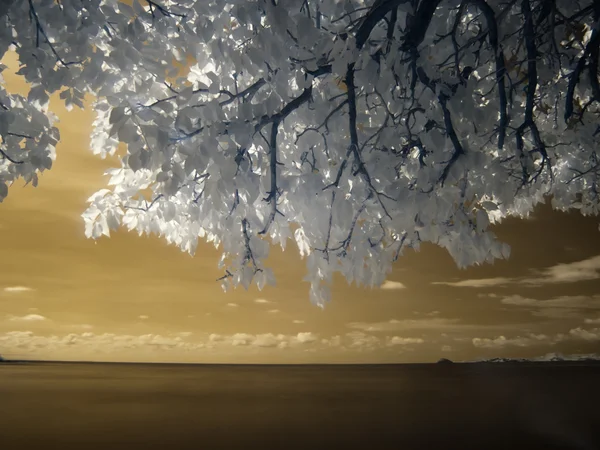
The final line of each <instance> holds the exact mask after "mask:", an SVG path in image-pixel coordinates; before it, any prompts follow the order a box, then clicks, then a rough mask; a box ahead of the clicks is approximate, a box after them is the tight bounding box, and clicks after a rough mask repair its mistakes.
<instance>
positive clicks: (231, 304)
mask: <svg viewBox="0 0 600 450" xmlns="http://www.w3.org/2000/svg"><path fill="white" fill-rule="evenodd" d="M227 306H229V307H230V308H237V307H238V306H240V305H238V304H237V303H227Z"/></svg>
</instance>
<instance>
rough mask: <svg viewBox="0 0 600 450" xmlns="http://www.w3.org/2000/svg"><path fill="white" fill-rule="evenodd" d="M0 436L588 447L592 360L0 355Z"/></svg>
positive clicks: (184, 444) (595, 403)
mask: <svg viewBox="0 0 600 450" xmlns="http://www.w3.org/2000/svg"><path fill="white" fill-rule="evenodd" d="M0 448H1V449H2V450H21V449H23V450H26V449H62V450H71V449H77V450H85V449H94V450H95V449H111V450H117V449H131V450H137V449H140V450H141V449H173V450H178V449H182V450H187V449H207V450H212V449H215V450H216V449H255V448H256V449H265V448H266V449H310V450H315V449H336V448H340V449H349V448H352V449H354V448H356V449H374V450H377V449H403V450H406V449H438V448H439V449H446V448H459V449H478V450H479V449H481V450H484V449H515V448H519V449H520V448H523V449H538V448H539V449H549V450H552V449H589V450H600V365H590V364H587V365H586V364H564V363H563V364H549V363H545V364H532V365H498V364H495V365H491V364H454V365H397V366H223V365H215V366H202V365H197V366H196V365H152V364H140V365H136V364H67V363H30V364H13V363H11V364H4V365H0Z"/></svg>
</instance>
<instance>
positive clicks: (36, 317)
mask: <svg viewBox="0 0 600 450" xmlns="http://www.w3.org/2000/svg"><path fill="white" fill-rule="evenodd" d="M8 320H10V321H11V322H43V321H44V320H48V319H47V318H46V317H44V316H42V315H40V314H27V315H25V316H10V318H9V319H8Z"/></svg>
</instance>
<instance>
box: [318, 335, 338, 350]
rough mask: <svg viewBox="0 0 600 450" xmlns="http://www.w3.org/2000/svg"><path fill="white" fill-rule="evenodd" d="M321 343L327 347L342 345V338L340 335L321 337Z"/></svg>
mask: <svg viewBox="0 0 600 450" xmlns="http://www.w3.org/2000/svg"><path fill="white" fill-rule="evenodd" d="M321 344H323V345H326V346H328V347H339V346H340V345H342V338H341V337H340V336H331V337H330V338H325V339H321Z"/></svg>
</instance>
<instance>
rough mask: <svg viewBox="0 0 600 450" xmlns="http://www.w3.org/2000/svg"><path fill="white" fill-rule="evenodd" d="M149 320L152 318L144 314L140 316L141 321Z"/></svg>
mask: <svg viewBox="0 0 600 450" xmlns="http://www.w3.org/2000/svg"><path fill="white" fill-rule="evenodd" d="M149 318H150V316H146V315H144V314H142V315H141V316H138V319H141V320H148V319H149Z"/></svg>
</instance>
